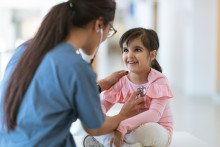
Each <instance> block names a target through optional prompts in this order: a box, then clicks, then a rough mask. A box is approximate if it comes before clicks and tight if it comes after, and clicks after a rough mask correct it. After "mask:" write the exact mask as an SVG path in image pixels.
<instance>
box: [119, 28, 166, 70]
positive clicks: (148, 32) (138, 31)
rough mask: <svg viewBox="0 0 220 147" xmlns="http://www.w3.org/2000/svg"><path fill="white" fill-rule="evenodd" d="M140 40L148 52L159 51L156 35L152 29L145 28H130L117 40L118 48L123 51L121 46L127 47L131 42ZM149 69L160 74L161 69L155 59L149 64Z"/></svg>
mask: <svg viewBox="0 0 220 147" xmlns="http://www.w3.org/2000/svg"><path fill="white" fill-rule="evenodd" d="M136 38H140V39H141V41H142V43H143V45H144V46H145V47H146V48H147V50H148V51H149V52H151V51H153V50H156V51H158V49H159V45H160V44H159V38H158V36H157V33H156V32H155V31H154V30H152V29H145V28H141V27H140V28H132V29H130V30H128V31H126V32H125V33H124V34H123V35H122V36H121V38H120V40H119V46H120V48H121V49H122V51H123V44H124V43H126V45H128V44H129V43H130V42H131V41H132V40H134V39H136ZM151 67H152V68H153V69H156V70H157V71H159V72H162V68H161V66H160V64H159V63H158V61H157V60H156V58H155V59H154V60H153V61H152V62H151Z"/></svg>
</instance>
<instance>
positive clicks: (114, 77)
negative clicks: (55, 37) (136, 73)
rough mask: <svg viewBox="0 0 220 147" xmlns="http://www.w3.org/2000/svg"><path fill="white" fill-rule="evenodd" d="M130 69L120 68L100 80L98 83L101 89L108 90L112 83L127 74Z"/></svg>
mask: <svg viewBox="0 0 220 147" xmlns="http://www.w3.org/2000/svg"><path fill="white" fill-rule="evenodd" d="M127 74H128V71H126V70H120V71H116V72H114V73H112V74H111V75H109V76H108V77H106V78H104V79H102V80H99V81H98V82H97V84H98V85H99V86H100V88H101V91H104V90H108V89H109V88H110V87H111V86H112V85H114V84H115V83H116V82H118V80H119V79H120V78H122V77H123V76H125V75H127Z"/></svg>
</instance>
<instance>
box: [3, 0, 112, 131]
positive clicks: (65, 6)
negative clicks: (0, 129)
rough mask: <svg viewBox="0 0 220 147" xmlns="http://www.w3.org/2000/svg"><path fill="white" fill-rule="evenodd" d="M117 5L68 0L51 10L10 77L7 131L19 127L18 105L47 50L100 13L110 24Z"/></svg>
mask: <svg viewBox="0 0 220 147" xmlns="http://www.w3.org/2000/svg"><path fill="white" fill-rule="evenodd" d="M115 9H116V3H115V1H114V0H69V1H68V2H63V3H60V4H58V5H55V6H54V7H53V8H52V9H51V10H50V11H49V12H48V14H47V15H46V17H45V18H44V20H43V22H42V23H41V26H40V28H39V30H38V31H37V33H36V35H35V36H34V37H33V38H32V39H31V41H30V42H29V43H28V47H27V49H26V50H25V52H24V54H23V55H22V57H21V59H20V61H19V62H18V64H17V66H16V68H15V70H14V72H13V73H12V76H11V78H10V79H9V82H8V86H7V89H6V93H5V97H4V116H5V117H4V121H5V123H6V126H7V129H8V131H12V130H14V128H15V127H16V119H17V115H18V110H19V106H20V104H21V102H22V100H23V97H24V94H25V92H26V90H27V88H28V86H29V84H30V82H31V80H32V78H33V76H34V74H35V71H36V69H37V68H38V66H39V64H40V62H41V61H42V59H43V58H44V56H45V54H46V53H47V52H49V51H50V50H52V49H53V48H54V47H55V46H56V45H57V44H59V43H61V42H63V41H64V40H65V39H66V38H67V36H68V35H69V33H70V30H71V28H72V26H76V27H85V26H86V25H87V24H88V23H89V22H91V21H92V20H95V19H98V18H99V17H103V21H104V25H107V24H108V23H109V22H110V21H113V20H114V16H115Z"/></svg>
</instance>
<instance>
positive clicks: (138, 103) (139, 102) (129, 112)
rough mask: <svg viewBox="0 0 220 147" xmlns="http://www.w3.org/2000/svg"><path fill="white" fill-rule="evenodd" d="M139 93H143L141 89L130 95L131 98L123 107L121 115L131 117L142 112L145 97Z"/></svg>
mask: <svg viewBox="0 0 220 147" xmlns="http://www.w3.org/2000/svg"><path fill="white" fill-rule="evenodd" d="M139 94H141V91H136V92H134V93H132V94H131V95H128V97H129V99H128V100H127V101H126V102H125V104H124V105H123V107H122V108H121V111H120V112H119V114H120V115H123V116H124V117H126V118H129V117H132V116H135V115H137V114H139V113H140V110H141V109H142V108H143V107H144V99H143V97H140V96H139Z"/></svg>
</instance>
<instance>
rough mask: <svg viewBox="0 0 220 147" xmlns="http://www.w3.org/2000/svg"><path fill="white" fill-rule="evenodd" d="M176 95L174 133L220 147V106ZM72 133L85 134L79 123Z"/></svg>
mask: <svg viewBox="0 0 220 147" xmlns="http://www.w3.org/2000/svg"><path fill="white" fill-rule="evenodd" d="M174 95H175V97H174V99H173V100H172V102H171V104H172V109H173V113H174V131H186V132H188V133H190V134H192V135H193V136H196V137H197V138H199V139H201V140H203V141H205V142H207V143H208V144H210V145H212V146H213V147H220V104H219V103H215V102H213V100H211V99H212V98H207V97H189V96H183V95H181V96H180V95H178V94H174ZM119 108H120V106H119V105H118V106H115V107H114V108H113V109H112V110H111V111H110V112H109V115H113V114H115V113H116V112H117V111H118V110H119ZM71 132H72V133H73V134H74V135H84V134H85V132H84V131H83V129H82V128H81V126H80V122H79V121H77V122H76V123H74V124H73V126H72V128H71Z"/></svg>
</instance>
